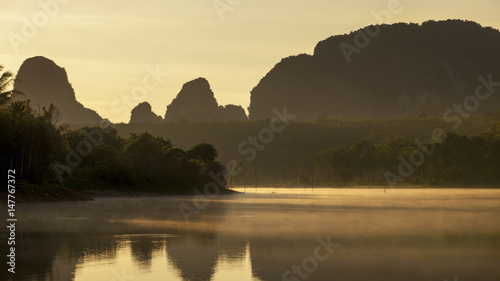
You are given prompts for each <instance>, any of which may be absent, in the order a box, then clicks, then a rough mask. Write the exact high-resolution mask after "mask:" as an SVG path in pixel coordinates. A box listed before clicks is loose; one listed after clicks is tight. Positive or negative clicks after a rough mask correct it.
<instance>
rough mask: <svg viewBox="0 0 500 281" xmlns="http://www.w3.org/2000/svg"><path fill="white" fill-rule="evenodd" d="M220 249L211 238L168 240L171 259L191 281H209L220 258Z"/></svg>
mask: <svg viewBox="0 0 500 281" xmlns="http://www.w3.org/2000/svg"><path fill="white" fill-rule="evenodd" d="M219 251H220V249H219V247H218V245H217V243H216V241H215V240H213V239H210V238H204V239H197V238H194V237H179V238H175V239H168V240H167V253H168V257H169V259H170V260H171V261H172V263H173V264H174V265H175V267H176V268H178V269H179V270H180V271H181V275H182V278H183V279H184V280H190V281H208V280H210V278H211V277H212V275H213V273H214V267H215V265H216V263H217V260H218V258H219Z"/></svg>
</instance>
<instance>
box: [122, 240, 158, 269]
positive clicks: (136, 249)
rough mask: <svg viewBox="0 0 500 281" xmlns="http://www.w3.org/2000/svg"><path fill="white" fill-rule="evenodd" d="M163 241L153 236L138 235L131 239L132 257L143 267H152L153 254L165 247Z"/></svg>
mask: <svg viewBox="0 0 500 281" xmlns="http://www.w3.org/2000/svg"><path fill="white" fill-rule="evenodd" d="M163 244H164V243H163V241H162V240H156V239H154V238H151V237H147V236H146V237H136V238H133V239H132V240H131V241H130V250H131V252H132V258H133V260H134V262H135V263H136V264H137V266H139V267H141V268H149V267H151V261H152V260H153V254H154V253H155V252H158V251H161V250H162V249H163Z"/></svg>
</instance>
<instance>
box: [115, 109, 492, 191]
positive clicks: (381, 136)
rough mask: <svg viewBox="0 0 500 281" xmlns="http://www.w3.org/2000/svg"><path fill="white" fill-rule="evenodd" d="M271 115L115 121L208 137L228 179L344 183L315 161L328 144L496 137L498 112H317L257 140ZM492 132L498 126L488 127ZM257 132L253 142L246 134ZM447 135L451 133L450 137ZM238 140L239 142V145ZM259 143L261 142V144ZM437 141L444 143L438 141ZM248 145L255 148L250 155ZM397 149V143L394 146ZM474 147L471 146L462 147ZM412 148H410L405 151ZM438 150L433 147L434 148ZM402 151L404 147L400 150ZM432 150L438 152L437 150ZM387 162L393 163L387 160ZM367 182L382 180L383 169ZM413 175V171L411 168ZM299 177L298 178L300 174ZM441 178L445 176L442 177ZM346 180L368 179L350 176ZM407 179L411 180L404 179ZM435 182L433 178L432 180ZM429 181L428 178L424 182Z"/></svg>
mask: <svg viewBox="0 0 500 281" xmlns="http://www.w3.org/2000/svg"><path fill="white" fill-rule="evenodd" d="M270 122H271V121H270V120H267V121H250V122H206V123H201V122H180V123H167V124H165V123H164V124H151V123H142V124H116V125H115V127H116V128H117V129H118V133H119V135H121V136H122V137H126V136H128V135H130V133H138V132H142V131H144V130H147V131H148V132H149V133H151V134H152V135H154V136H161V137H163V138H168V139H170V140H171V141H172V143H173V144H174V145H176V146H178V147H180V148H183V149H189V148H190V147H192V146H193V145H195V144H196V143H203V142H205V143H210V144H212V145H213V146H214V147H215V148H216V149H217V151H218V152H219V157H218V160H219V161H220V162H221V163H224V164H226V163H227V164H233V165H234V163H236V166H237V167H234V169H235V170H236V171H238V172H237V173H232V174H231V173H230V175H231V178H230V184H231V185H255V184H256V185H295V184H302V183H306V182H307V183H310V184H315V183H316V184H318V185H325V184H336V185H337V184H344V183H341V182H339V181H338V180H337V179H333V178H330V179H329V178H325V176H324V175H322V174H321V173H319V172H318V168H317V167H316V166H317V165H318V164H319V163H318V155H320V154H322V153H323V152H325V151H329V150H331V149H346V148H349V147H350V146H352V145H354V144H357V143H358V142H361V141H365V142H367V143H369V144H370V145H373V146H377V147H378V146H379V145H383V144H386V143H391V142H397V141H400V140H405V143H409V144H411V143H413V146H415V144H414V140H415V139H419V140H424V139H426V138H429V137H430V136H431V133H432V131H433V130H434V129H435V128H442V129H443V131H444V132H445V133H447V134H456V135H458V136H464V137H467V138H473V137H481V138H484V137H485V136H486V135H488V134H489V135H491V136H492V137H490V139H494V138H495V137H493V136H495V135H496V136H497V137H496V138H498V135H499V134H498V132H497V131H498V130H499V128H498V124H499V123H500V112H491V111H487V112H484V113H482V114H476V115H471V116H470V117H469V118H464V119H462V120H461V123H460V126H459V127H458V128H454V127H453V126H454V125H455V123H449V122H446V121H444V120H443V119H442V118H437V117H429V116H425V114H424V113H420V114H418V115H416V116H413V117H406V118H394V119H372V120H328V119H322V118H318V119H316V120H315V121H314V122H290V123H289V124H287V125H286V127H284V129H283V130H282V131H280V132H276V133H274V134H273V136H272V140H271V141H270V142H268V143H263V142H261V141H260V140H259V135H260V133H261V132H264V131H266V129H267V128H270ZM492 132H497V133H496V134H495V133H492ZM254 137H257V139H258V143H259V144H258V145H257V147H259V148H262V150H259V149H258V148H257V147H255V146H253V145H251V144H250V142H249V139H251V138H254ZM451 139H452V138H450V140H451ZM242 144H243V145H242ZM261 145H262V147H260V146H261ZM442 145H445V143H443V144H442ZM252 149H253V150H254V151H255V157H251V156H253V154H252V153H251V152H252ZM394 149H396V148H394ZM463 149H468V150H471V151H473V152H474V151H475V152H477V150H475V148H474V147H470V148H463ZM410 152H411V151H410ZM392 153H393V155H394V157H393V159H392V160H391V161H392V162H389V163H385V164H384V166H383V168H387V170H388V171H392V172H393V173H395V174H396V175H397V174H398V173H397V169H398V164H399V162H398V155H399V152H398V150H394V151H393V152H392ZM436 153H437V152H436ZM402 154H403V155H405V152H402ZM436 155H437V154H436ZM391 164H393V165H392V166H391ZM381 175H382V176H381V177H378V178H376V179H375V178H374V180H375V181H374V182H373V183H370V184H378V185H380V184H386V181H385V178H384V176H383V173H382V174H381ZM414 175H416V173H415V174H414ZM299 176H300V178H302V180H299ZM441 182H442V183H443V184H444V183H446V182H448V181H441ZM347 183H349V184H356V183H359V184H368V183H367V182H366V181H361V180H355V181H352V182H347ZM405 183H406V184H412V183H413V184H415V183H416V182H412V181H411V180H405ZM436 183H437V182H436ZM425 184H428V182H425Z"/></svg>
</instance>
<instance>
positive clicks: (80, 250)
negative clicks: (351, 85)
mask: <svg viewBox="0 0 500 281" xmlns="http://www.w3.org/2000/svg"><path fill="white" fill-rule="evenodd" d="M266 191H270V190H260V193H258V194H248V193H247V194H244V195H238V196H229V197H221V198H218V199H217V200H214V201H211V202H210V204H209V207H207V209H206V210H204V211H203V212H202V213H201V214H200V215H199V216H196V217H193V221H192V222H191V223H188V224H186V223H185V222H184V221H182V216H181V215H180V212H179V210H178V205H179V203H182V202H187V201H189V200H190V199H189V198H183V197H178V198H141V199H126V198H122V199H99V200H96V201H94V202H80V203H57V204H27V205H21V206H19V211H18V212H19V228H18V230H17V241H18V245H17V246H18V248H17V251H18V252H17V264H16V274H15V279H13V278H12V277H13V276H12V275H10V274H8V273H7V272H6V271H2V273H0V280H51V281H53V280H55V281H58V280H75V281H99V280H103V281H108V280H109V281H111V280H153V281H154V280H173V281H188V280H189V281H209V280H211V281H229V280H231V281H233V280H248V281H271V280H282V276H283V273H284V272H285V271H286V270H288V269H290V268H291V267H292V266H293V265H301V264H302V263H303V260H304V259H305V258H307V257H311V256H313V251H314V249H315V247H317V246H318V242H317V240H316V239H317V238H318V237H323V238H324V237H327V236H328V235H331V236H332V237H333V239H334V240H335V242H338V243H341V247H340V248H338V249H336V250H335V252H334V253H333V254H332V255H331V256H329V257H328V259H327V260H325V261H322V262H321V263H320V264H319V265H318V267H317V269H315V270H314V272H311V273H308V280H320V281H321V280H377V279H381V280H382V279H383V280H415V281H417V280H418V281H420V280H437V281H442V280H444V279H448V280H452V279H453V278H454V277H455V276H458V277H459V280H499V279H500V273H499V271H498V270H497V266H498V264H499V262H500V226H499V225H500V224H499V222H500V221H499V215H500V191H497V190H472V191H471V190H469V191H467V190H455V191H453V192H451V191H450V190H446V191H442V190H410V191H404V190H402V191H397V192H393V193H390V194H384V193H383V192H380V191H376V190H369V191H363V192H361V191H344V190H329V191H325V190H315V191H310V190H309V191H303V190H302V191H300V192H297V191H296V190H290V191H287V190H278V191H274V192H275V193H269V194H266V193H265V192H266ZM276 192H278V193H276ZM205 211H206V212H205ZM2 241H5V240H4V239H2ZM0 247H1V249H0V250H1V252H2V253H5V252H6V251H7V245H6V244H5V243H2V244H0ZM291 276H292V275H291ZM289 280H301V279H300V278H299V279H289Z"/></svg>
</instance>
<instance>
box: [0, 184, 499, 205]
mask: <svg viewBox="0 0 500 281" xmlns="http://www.w3.org/2000/svg"><path fill="white" fill-rule="evenodd" d="M26 187H27V186H24V188H23V189H22V191H21V192H18V193H17V194H15V196H16V202H17V203H19V204H24V203H52V202H78V201H93V200H95V199H99V198H144V197H173V196H186V197H194V196H195V194H193V193H192V192H189V191H183V190H176V191H173V192H155V191H124V190H119V189H102V190H85V191H77V190H72V189H68V188H63V187H52V188H51V190H50V191H48V192H43V193H40V192H35V191H34V188H36V186H33V185H30V186H29V187H30V188H31V191H27V190H26V189H27V188H26ZM244 188H248V189H259V188H262V189H264V188H265V189H268V188H276V189H478V190H479V189H500V186H468V185H441V186H425V185H422V186H420V185H411V186H394V187H388V186H365V185H360V186H286V185H279V186H272V185H269V186H266V185H262V186H257V187H255V186H231V187H229V188H226V189H224V190H222V191H221V192H220V193H219V194H220V195H237V194H244V193H243V192H241V191H236V190H233V189H244ZM0 195H1V196H2V197H4V198H7V195H8V192H6V191H1V192H0Z"/></svg>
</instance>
